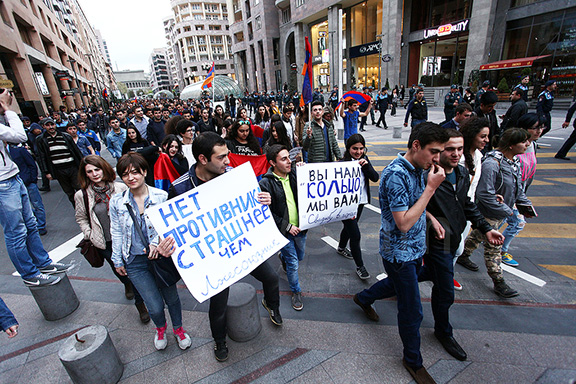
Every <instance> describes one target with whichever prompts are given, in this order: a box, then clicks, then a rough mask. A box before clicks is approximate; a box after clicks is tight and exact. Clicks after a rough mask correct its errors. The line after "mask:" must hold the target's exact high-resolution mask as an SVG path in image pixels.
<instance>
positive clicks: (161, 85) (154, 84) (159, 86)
mask: <svg viewBox="0 0 576 384" xmlns="http://www.w3.org/2000/svg"><path fill="white" fill-rule="evenodd" d="M166 58H167V53H166V48H154V50H153V51H152V53H151V54H150V59H149V60H148V62H149V64H150V88H152V92H153V93H156V92H158V91H162V90H166V91H170V90H171V89H172V88H171V86H172V79H171V76H170V68H169V67H168V63H167V61H166Z"/></svg>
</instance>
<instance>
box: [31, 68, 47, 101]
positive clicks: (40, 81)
mask: <svg viewBox="0 0 576 384" xmlns="http://www.w3.org/2000/svg"><path fill="white" fill-rule="evenodd" d="M34 80H36V85H37V86H38V89H39V90H40V93H41V94H42V96H48V95H50V90H49V89H48V85H46V80H45V79H44V75H43V74H42V72H34Z"/></svg>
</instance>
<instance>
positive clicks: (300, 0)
mask: <svg viewBox="0 0 576 384" xmlns="http://www.w3.org/2000/svg"><path fill="white" fill-rule="evenodd" d="M305 2H306V0H296V8H298V7H301V6H303V5H304V3H305Z"/></svg>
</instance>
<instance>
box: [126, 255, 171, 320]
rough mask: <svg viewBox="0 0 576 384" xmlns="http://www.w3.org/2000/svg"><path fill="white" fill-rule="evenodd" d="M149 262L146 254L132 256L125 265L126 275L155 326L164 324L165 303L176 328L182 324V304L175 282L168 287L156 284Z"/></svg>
mask: <svg viewBox="0 0 576 384" xmlns="http://www.w3.org/2000/svg"><path fill="white" fill-rule="evenodd" d="M161 257H162V256H161ZM151 262H152V261H150V260H149V259H148V257H147V256H146V255H138V256H136V257H134V259H133V260H132V262H131V263H130V264H128V265H126V272H128V277H129V278H130V281H132V284H134V287H135V288H136V289H137V290H138V292H140V295H141V296H142V298H143V299H144V304H146V308H148V313H149V314H150V318H151V319H152V321H153V322H154V324H156V328H161V327H163V326H164V325H165V324H166V315H165V314H164V303H166V305H167V306H168V312H169V313H170V319H171V320H172V327H173V328H174V329H178V328H180V327H181V326H182V305H181V304H180V297H179V296H178V290H177V289H176V284H174V285H171V286H169V287H159V286H158V285H156V279H155V278H154V275H153V273H152V270H151V269H150V268H151V267H150V263H151Z"/></svg>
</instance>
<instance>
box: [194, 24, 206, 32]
mask: <svg viewBox="0 0 576 384" xmlns="http://www.w3.org/2000/svg"><path fill="white" fill-rule="evenodd" d="M196 30H197V31H203V30H204V26H203V25H197V26H196Z"/></svg>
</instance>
